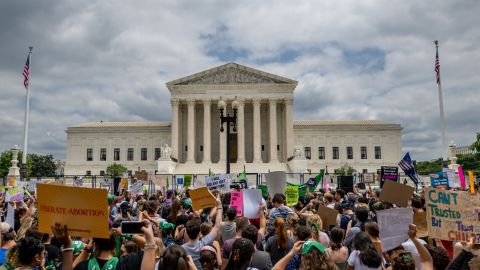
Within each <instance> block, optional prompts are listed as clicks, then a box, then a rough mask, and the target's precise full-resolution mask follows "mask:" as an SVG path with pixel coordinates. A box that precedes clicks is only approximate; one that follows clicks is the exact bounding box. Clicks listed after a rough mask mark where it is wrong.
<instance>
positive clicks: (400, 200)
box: [379, 181, 415, 207]
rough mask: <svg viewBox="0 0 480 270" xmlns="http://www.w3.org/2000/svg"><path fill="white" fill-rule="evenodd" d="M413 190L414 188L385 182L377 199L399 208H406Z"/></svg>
mask: <svg viewBox="0 0 480 270" xmlns="http://www.w3.org/2000/svg"><path fill="white" fill-rule="evenodd" d="M414 190H415V188H414V187H411V186H407V185H404V184H400V183H397V182H394V181H385V184H384V185H383V188H382V192H381V193H380V197H379V199H380V200H381V201H386V202H389V203H394V204H396V205H398V206H401V207H407V206H408V200H410V198H411V197H412V194H413V191H414Z"/></svg>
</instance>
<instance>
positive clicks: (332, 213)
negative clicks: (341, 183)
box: [318, 205, 338, 230]
mask: <svg viewBox="0 0 480 270" xmlns="http://www.w3.org/2000/svg"><path fill="white" fill-rule="evenodd" d="M318 215H319V216H320V217H321V218H322V223H323V225H322V226H323V229H324V230H330V227H331V226H336V225H337V216H338V211H337V210H335V209H331V208H328V207H326V206H323V205H319V206H318Z"/></svg>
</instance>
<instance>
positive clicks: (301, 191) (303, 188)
mask: <svg viewBox="0 0 480 270" xmlns="http://www.w3.org/2000/svg"><path fill="white" fill-rule="evenodd" d="M287 186H297V187H298V196H299V197H302V196H305V195H307V185H306V184H299V185H298V184H293V183H289V182H287Z"/></svg>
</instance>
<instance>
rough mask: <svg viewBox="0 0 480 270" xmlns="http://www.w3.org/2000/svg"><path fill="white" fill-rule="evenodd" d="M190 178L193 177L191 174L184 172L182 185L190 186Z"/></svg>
mask: <svg viewBox="0 0 480 270" xmlns="http://www.w3.org/2000/svg"><path fill="white" fill-rule="evenodd" d="M192 178H193V175H192V174H185V176H184V178H183V186H184V187H189V186H191V185H192Z"/></svg>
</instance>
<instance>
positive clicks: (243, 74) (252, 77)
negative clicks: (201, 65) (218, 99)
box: [167, 63, 298, 86]
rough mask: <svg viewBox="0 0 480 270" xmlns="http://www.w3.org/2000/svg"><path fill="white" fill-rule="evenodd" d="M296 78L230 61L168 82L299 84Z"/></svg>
mask: <svg viewBox="0 0 480 270" xmlns="http://www.w3.org/2000/svg"><path fill="white" fill-rule="evenodd" d="M297 83H298V82H297V81H295V80H291V79H287V78H284V77H281V76H277V75H274V74H271V73H267V72H264V71H260V70H257V69H254V68H250V67H246V66H242V65H239V64H236V63H228V64H225V65H222V66H219V67H216V68H212V69H208V70H206V71H203V72H199V73H195V74H193V75H190V76H187V77H183V78H180V79H177V80H174V81H171V82H168V83H167V86H173V85H199V84H207V85H208V84H210V85H211V84H295V85H296V84H297Z"/></svg>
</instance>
